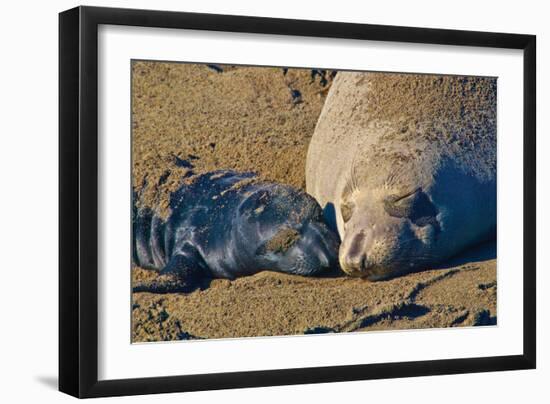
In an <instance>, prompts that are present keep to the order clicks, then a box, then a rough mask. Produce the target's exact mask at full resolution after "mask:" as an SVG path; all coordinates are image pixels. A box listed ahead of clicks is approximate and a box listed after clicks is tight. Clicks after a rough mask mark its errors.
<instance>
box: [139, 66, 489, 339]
mask: <svg viewBox="0 0 550 404" xmlns="http://www.w3.org/2000/svg"><path fill="white" fill-rule="evenodd" d="M219 67H221V68H222V69H223V72H217V71H216V70H215V69H213V68H209V67H207V66H205V65H193V64H177V63H151V62H134V63H133V65H132V69H133V81H132V92H133V94H132V112H133V119H132V125H133V144H132V152H133V182H134V187H135V189H136V190H141V191H142V195H143V200H144V203H146V204H147V205H149V206H151V207H154V208H155V209H157V210H158V211H159V212H166V210H167V209H168V208H167V201H168V195H169V193H170V192H171V191H173V190H175V189H176V188H177V187H178V186H179V185H180V184H181V181H182V176H183V174H185V172H186V171H187V170H188V169H187V168H185V167H180V166H178V165H177V164H176V162H177V159H178V158H179V159H188V158H189V156H192V158H194V160H193V164H194V165H195V169H194V170H195V171H196V172H206V171H212V170H215V169H235V170H239V171H255V172H257V173H258V174H259V176H260V177H261V178H264V179H268V180H272V181H277V182H282V183H287V184H290V185H293V186H296V187H301V188H305V157H306V153H307V147H308V143H309V139H310V138H311V135H312V134H313V130H314V128H315V124H316V122H317V118H318V116H319V113H320V112H321V108H322V106H323V103H324V100H325V97H326V93H327V90H328V89H329V87H330V77H329V75H328V74H327V80H328V83H326V84H325V83H322V82H321V78H320V77H319V76H316V77H315V78H314V79H313V80H312V77H311V71H310V70H309V69H304V70H300V69H289V70H288V72H287V73H286V74H283V69H281V68H261V69H259V68H254V67H233V66H219ZM296 90H297V91H299V94H300V96H297V93H296V92H295V91H296ZM293 91H294V96H293V94H292V92H293ZM153 276H155V274H154V272H152V271H147V270H143V269H140V268H137V267H136V268H133V269H132V277H133V279H134V280H137V279H143V278H149V277H153ZM132 299H133V306H132V320H133V322H132V323H133V332H132V338H133V341H134V342H144V341H159V340H163V341H164V340H178V339H190V338H224V337H245V336H264V335H291V334H304V333H324V332H343V331H364V330H379V329H405V328H433V327H452V326H471V325H491V324H495V323H496V301H497V298H496V259H495V246H494V245H493V244H490V245H485V246H481V247H479V248H477V249H475V250H473V251H470V252H468V253H466V254H463V255H462V256H461V257H458V258H456V259H455V260H453V261H452V262H449V263H447V264H445V265H442V266H440V267H439V268H438V269H432V270H428V271H423V272H419V273H416V274H410V275H407V276H404V277H400V278H396V279H393V280H388V281H383V282H375V283H372V282H369V281H365V280H362V279H356V278H348V277H345V276H343V275H333V276H327V277H324V278H304V277H299V276H292V275H286V274H279V273H274V272H268V271H264V272H261V273H258V274H256V275H253V276H249V277H243V278H239V279H236V280H234V281H228V280H224V279H215V280H213V281H211V282H208V281H205V284H204V285H203V288H202V289H201V290H196V291H194V292H192V293H189V294H164V295H161V294H151V293H134V294H133V296H132Z"/></svg>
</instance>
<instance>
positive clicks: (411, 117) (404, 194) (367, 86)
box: [306, 72, 497, 280]
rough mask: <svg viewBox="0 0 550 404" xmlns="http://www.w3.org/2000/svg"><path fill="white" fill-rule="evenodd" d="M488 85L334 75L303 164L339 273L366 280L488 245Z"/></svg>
mask: <svg viewBox="0 0 550 404" xmlns="http://www.w3.org/2000/svg"><path fill="white" fill-rule="evenodd" d="M496 153H497V144H496V78H487V77H457V76H434V75H413V74H387V73H351V72H340V73H338V75H337V77H336V79H335V81H334V83H333V84H332V88H331V89H330V92H329V94H328V96H327V100H326V102H325V105H324V107H323V110H322V112H321V115H320V117H319V120H318V122H317V126H316V128H315V132H314V134H313V137H312V140H311V143H310V146H309V150H308V155H307V163H306V184H307V192H308V193H310V194H311V195H312V196H314V197H315V198H316V199H317V201H318V202H319V203H320V204H321V206H322V207H323V208H324V212H325V217H326V219H327V223H329V225H331V226H332V227H333V228H334V229H336V228H337V229H338V232H339V234H340V238H341V240H342V244H341V247H340V252H339V261H340V266H341V268H342V269H343V270H344V271H345V272H346V273H347V274H349V275H352V276H362V277H366V278H368V279H370V280H379V279H384V278H389V277H394V276H397V275H401V274H404V273H408V272H412V271H414V270H416V269H422V268H426V267H428V266H430V265H433V264H436V263H438V262H441V261H443V260H445V259H447V258H450V257H451V256H453V255H455V254H457V253H459V252H460V251H461V250H463V249H465V248H467V247H468V246H471V245H473V244H475V243H479V242H481V241H484V240H487V239H491V238H494V237H495V236H496V189H497V188H496Z"/></svg>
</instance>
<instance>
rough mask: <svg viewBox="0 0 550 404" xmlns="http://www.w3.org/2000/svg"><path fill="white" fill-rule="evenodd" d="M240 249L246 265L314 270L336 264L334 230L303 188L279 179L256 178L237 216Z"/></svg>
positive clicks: (302, 271) (298, 271)
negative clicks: (260, 180) (276, 181)
mask: <svg viewBox="0 0 550 404" xmlns="http://www.w3.org/2000/svg"><path fill="white" fill-rule="evenodd" d="M235 224H236V225H235V226H234V229H235V231H237V233H238V234H237V236H236V237H235V238H236V239H237V242H238V243H239V244H240V245H241V246H242V248H239V250H241V251H243V252H246V257H241V260H243V261H245V260H246V261H247V265H248V266H250V267H256V268H258V267H259V268H265V269H271V270H276V271H281V272H287V273H293V274H298V275H312V274H318V273H321V272H323V271H326V270H328V269H329V268H331V267H332V268H333V267H335V266H336V264H337V256H338V245H339V241H338V236H337V234H336V233H335V232H333V231H332V230H330V229H329V228H328V227H327V225H326V224H325V223H324V222H323V215H322V210H321V207H320V206H319V204H318V203H317V202H316V201H315V199H314V198H313V197H311V196H309V195H307V194H306V193H305V192H303V191H300V190H297V189H294V188H292V187H289V186H285V185H281V184H273V183H266V184H263V185H262V184H254V185H253V186H251V187H250V188H249V189H248V190H246V192H245V199H243V201H242V202H241V204H240V206H239V208H238V212H237V216H236V218H235Z"/></svg>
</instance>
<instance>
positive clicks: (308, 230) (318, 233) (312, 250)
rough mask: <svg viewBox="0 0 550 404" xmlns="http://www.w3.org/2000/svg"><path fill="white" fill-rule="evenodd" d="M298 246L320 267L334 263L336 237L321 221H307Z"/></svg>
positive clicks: (336, 251)
mask: <svg viewBox="0 0 550 404" xmlns="http://www.w3.org/2000/svg"><path fill="white" fill-rule="evenodd" d="M300 244H301V245H300V248H301V249H302V250H303V251H304V252H306V253H307V254H308V255H311V256H313V257H315V258H316V259H317V261H318V262H319V266H320V269H326V268H329V267H331V266H333V265H335V264H336V261H337V256H338V246H339V242H338V237H337V236H336V234H335V233H333V232H332V231H331V230H330V229H329V228H328V227H327V226H326V225H324V224H323V223H308V224H307V225H306V226H305V228H304V229H303V234H302V237H301V243H300Z"/></svg>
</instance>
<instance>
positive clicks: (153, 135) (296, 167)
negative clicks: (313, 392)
mask: <svg viewBox="0 0 550 404" xmlns="http://www.w3.org/2000/svg"><path fill="white" fill-rule="evenodd" d="M59 27H60V31H59V33H60V36H59V41H60V42H59V44H60V45H59V46H60V52H59V55H60V59H59V82H60V87H59V91H60V94H59V95H60V106H59V108H60V116H59V123H60V130H59V136H60V268H59V271H60V274H59V277H60V280H59V282H60V296H59V299H60V324H59V333H60V336H59V344H60V359H59V386H60V390H61V391H63V392H66V393H68V394H71V395H74V396H77V397H100V396H113V395H131V394H147V393H161V392H180V391H193V390H206V389H222V388H237V387H254V386H271V385H283V384H299V383H320V382H333V381H346V380H361V379H377V378H391V377H409V376H421V375H439V374H453V373H466V372H485V371H498V370H512V369H531V368H534V367H535V363H536V362H535V358H536V355H535V352H536V342H535V334H536V333H535V309H536V307H535V301H536V295H535V293H536V288H535V118H536V117H535V99H536V96H535V94H536V93H535V55H536V53H535V52H536V45H535V44H536V42H535V37H534V36H532V35H520V34H503V33H487V32H470V31H453V30H439V29H423V28H410V27H395V26H378V25H365V24H349V23H338V22H321V21H305V20H303V21H302V20H284V19H272V18H260V17H242V16H225V15H211V14H195V13H180V12H164V11H162V12H161V11H145V10H125V9H108V8H94V7H78V8H75V9H72V10H68V11H65V12H63V13H61V14H60V17H59ZM497 224H498V225H497ZM412 347H414V348H412Z"/></svg>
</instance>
